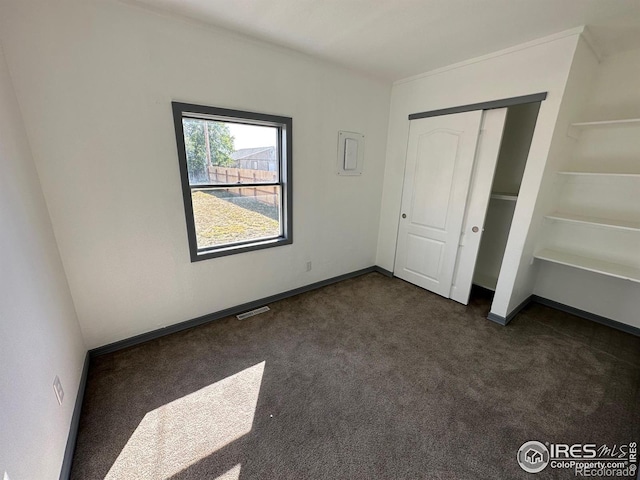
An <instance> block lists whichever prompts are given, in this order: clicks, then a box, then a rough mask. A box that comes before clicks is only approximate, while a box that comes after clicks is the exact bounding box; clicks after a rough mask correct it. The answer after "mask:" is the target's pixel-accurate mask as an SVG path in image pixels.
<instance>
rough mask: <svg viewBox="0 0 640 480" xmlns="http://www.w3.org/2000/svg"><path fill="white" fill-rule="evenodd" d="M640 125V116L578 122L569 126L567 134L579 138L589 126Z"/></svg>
mask: <svg viewBox="0 0 640 480" xmlns="http://www.w3.org/2000/svg"><path fill="white" fill-rule="evenodd" d="M634 126H640V118H624V119H619V120H600V121H597V122H576V123H572V124H571V125H570V126H569V130H568V131H567V135H568V136H570V137H572V138H576V139H577V138H578V137H579V136H580V133H581V132H582V131H583V130H585V129H587V128H603V127H634Z"/></svg>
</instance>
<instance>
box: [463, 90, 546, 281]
mask: <svg viewBox="0 0 640 480" xmlns="http://www.w3.org/2000/svg"><path fill="white" fill-rule="evenodd" d="M539 109H540V103H538V102H536V103H526V104H522V105H516V106H513V107H509V109H508V111H507V119H506V122H505V127H504V133H503V136H502V144H501V146H500V153H499V155H498V162H497V164H496V171H495V174H494V179H493V185H492V188H491V198H490V201H489V207H488V209H487V216H486V219H485V224H484V232H483V235H482V241H481V242H480V249H479V251H478V258H477V260H476V268H475V272H474V276H473V283H474V284H475V285H478V286H481V287H483V288H486V289H489V290H493V291H495V288H496V284H497V282H498V276H499V274H500V268H501V265H502V259H503V257H504V252H505V248H506V245H507V240H508V238H509V231H510V229H511V222H512V220H513V214H514V210H515V206H516V202H517V200H518V192H519V191H520V185H521V183H522V177H523V175H524V170H525V166H526V163H527V157H528V155H529V147H530V146H531V140H532V138H533V131H534V128H535V125H536V119H537V117H538V111H539Z"/></svg>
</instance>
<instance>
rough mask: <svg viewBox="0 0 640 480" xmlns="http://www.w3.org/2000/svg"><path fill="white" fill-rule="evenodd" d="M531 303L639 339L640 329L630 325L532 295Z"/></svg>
mask: <svg viewBox="0 0 640 480" xmlns="http://www.w3.org/2000/svg"><path fill="white" fill-rule="evenodd" d="M531 301H533V302H536V303H539V304H540V305H545V306H547V307H551V308H555V309H556V310H560V311H562V312H566V313H570V314H572V315H575V316H576V317H581V318H584V319H586V320H591V321H592V322H596V323H600V324H602V325H606V326H607V327H611V328H615V329H616V330H621V331H623V332H626V333H630V334H631V335H635V336H636V337H640V328H638V327H634V326H632V325H627V324H626V323H622V322H618V321H616V320H612V319H610V318H607V317H603V316H600V315H596V314H595V313H591V312H587V311H585V310H580V309H579V308H575V307H571V306H569V305H565V304H564V303H560V302H556V301H555V300H549V299H547V298H542V297H539V296H537V295H532V296H531Z"/></svg>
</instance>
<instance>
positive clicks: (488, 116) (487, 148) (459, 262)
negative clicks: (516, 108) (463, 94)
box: [450, 108, 513, 305]
mask: <svg viewBox="0 0 640 480" xmlns="http://www.w3.org/2000/svg"><path fill="white" fill-rule="evenodd" d="M506 118H507V109H506V108H499V109H496V110H487V111H485V112H484V115H483V116H482V127H481V130H480V139H479V140H478V148H477V153H476V160H475V163H474V167H473V175H472V177H471V186H470V187H469V198H468V199H467V208H466V211H465V214H464V221H463V223H462V235H460V247H459V249H458V258H457V259H456V269H455V273H454V275H453V285H452V286H451V294H450V298H451V299H452V300H455V301H456V302H460V303H462V304H464V305H466V304H468V303H469V294H470V292H471V283H472V282H473V273H474V270H475V268H476V265H477V263H478V251H479V249H480V240H481V238H482V232H483V231H484V225H485V221H486V217H487V209H488V207H489V198H490V196H491V186H492V184H493V178H494V174H495V171H496V164H497V163H498V155H499V153H500V146H501V144H502V134H503V133H504V123H505V120H506ZM505 203H507V204H510V205H507V207H511V208H513V205H512V203H513V202H505ZM511 212H512V213H513V210H511ZM502 255H504V250H503V251H502V253H501V256H502ZM500 261H502V259H501V260H500Z"/></svg>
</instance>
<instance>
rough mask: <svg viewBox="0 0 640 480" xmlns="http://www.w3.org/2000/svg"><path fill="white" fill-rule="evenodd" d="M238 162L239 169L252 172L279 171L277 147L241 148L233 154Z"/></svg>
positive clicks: (232, 156)
mask: <svg viewBox="0 0 640 480" xmlns="http://www.w3.org/2000/svg"><path fill="white" fill-rule="evenodd" d="M231 158H233V159H234V160H235V161H236V162H237V166H238V168H247V169H251V170H266V171H269V172H275V171H276V169H277V158H276V147H273V146H272V147H256V148H241V149H239V150H236V151H235V152H233V153H232V154H231Z"/></svg>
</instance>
